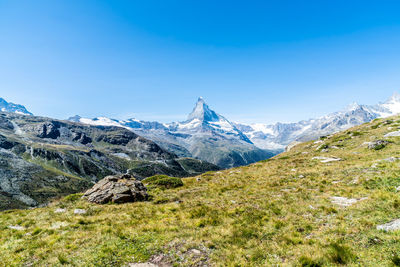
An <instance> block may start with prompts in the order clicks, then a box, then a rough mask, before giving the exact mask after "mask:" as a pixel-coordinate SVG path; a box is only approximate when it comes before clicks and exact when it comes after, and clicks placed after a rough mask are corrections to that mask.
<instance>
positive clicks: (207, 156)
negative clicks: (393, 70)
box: [70, 93, 400, 168]
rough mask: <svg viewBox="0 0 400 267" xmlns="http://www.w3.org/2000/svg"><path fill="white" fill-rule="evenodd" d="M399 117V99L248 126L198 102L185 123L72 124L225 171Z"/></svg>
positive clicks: (101, 121) (97, 121) (98, 121)
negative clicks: (130, 135) (106, 130)
mask: <svg viewBox="0 0 400 267" xmlns="http://www.w3.org/2000/svg"><path fill="white" fill-rule="evenodd" d="M399 112H400V95H399V94H396V93H395V94H394V95H393V96H392V97H390V98H389V99H388V100H387V101H385V102H384V103H380V104H376V105H359V104H357V103H353V104H351V105H349V106H348V107H346V108H345V109H343V110H341V111H338V112H334V113H331V114H328V115H326V116H322V117H319V118H312V119H308V120H302V121H299V122H294V123H280V122H279V123H276V124H264V123H256V124H244V123H240V122H231V121H229V120H228V119H227V118H225V117H224V116H222V115H220V114H218V113H216V112H215V111H213V110H212V109H210V107H209V106H208V105H207V104H206V103H205V101H204V99H202V98H199V100H198V101H197V103H196V105H195V107H194V109H193V111H192V113H191V114H189V116H188V119H187V120H186V121H184V122H173V123H159V122H147V121H141V120H137V119H128V120H115V119H109V118H105V117H99V118H95V119H87V118H81V117H79V116H75V117H72V118H70V119H71V120H72V121H80V122H82V123H86V124H91V125H113V126H120V127H126V128H127V129H130V130H132V131H134V132H135V133H137V134H139V135H141V136H144V137H146V138H148V139H150V140H152V141H154V142H156V143H157V144H158V145H160V146H161V147H163V148H165V149H167V150H168V151H171V152H174V153H176V154H177V155H179V156H186V157H195V158H199V159H202V160H206V161H209V162H212V163H214V164H216V165H219V166H220V167H222V168H229V167H235V166H242V165H247V164H250V163H254V162H256V161H259V160H263V159H267V158H269V157H271V156H272V155H276V154H278V153H281V152H282V151H284V149H285V147H286V146H288V145H289V144H291V143H293V142H298V141H300V142H304V141H309V140H313V139H315V138H319V137H320V136H324V135H329V134H332V133H335V132H339V131H343V130H346V129H348V128H351V127H354V126H357V125H360V124H363V123H366V122H370V121H371V120H373V119H376V118H385V117H388V116H393V115H395V114H397V113H399Z"/></svg>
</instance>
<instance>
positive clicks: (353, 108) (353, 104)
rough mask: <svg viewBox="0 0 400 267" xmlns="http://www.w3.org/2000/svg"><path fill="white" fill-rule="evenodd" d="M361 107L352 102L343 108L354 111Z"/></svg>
mask: <svg viewBox="0 0 400 267" xmlns="http://www.w3.org/2000/svg"><path fill="white" fill-rule="evenodd" d="M359 108H361V106H360V105H359V104H358V103H357V102H353V103H351V104H350V105H348V106H347V107H346V109H345V111H354V110H357V109H359Z"/></svg>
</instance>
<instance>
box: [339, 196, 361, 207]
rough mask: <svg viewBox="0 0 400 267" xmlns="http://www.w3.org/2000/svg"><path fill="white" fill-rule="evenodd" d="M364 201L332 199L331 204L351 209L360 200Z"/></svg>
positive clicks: (341, 198)
mask: <svg viewBox="0 0 400 267" xmlns="http://www.w3.org/2000/svg"><path fill="white" fill-rule="evenodd" d="M364 199H365V198H363V199H355V198H346V197H331V202H332V203H333V204H336V205H338V206H341V207H349V206H351V205H353V204H355V203H357V202H358V201H360V200H364Z"/></svg>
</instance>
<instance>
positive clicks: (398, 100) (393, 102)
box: [381, 92, 400, 114]
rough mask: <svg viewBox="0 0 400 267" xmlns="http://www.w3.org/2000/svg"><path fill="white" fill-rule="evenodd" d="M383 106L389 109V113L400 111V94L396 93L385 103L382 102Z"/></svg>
mask: <svg viewBox="0 0 400 267" xmlns="http://www.w3.org/2000/svg"><path fill="white" fill-rule="evenodd" d="M381 106H382V107H384V108H386V109H387V110H388V111H389V114H390V113H391V114H398V113H400V94H399V93H397V92H396V93H394V94H393V95H392V96H391V97H390V98H389V99H388V100H387V101H386V102H385V103H383V104H381Z"/></svg>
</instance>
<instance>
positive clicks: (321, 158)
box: [312, 157, 342, 163]
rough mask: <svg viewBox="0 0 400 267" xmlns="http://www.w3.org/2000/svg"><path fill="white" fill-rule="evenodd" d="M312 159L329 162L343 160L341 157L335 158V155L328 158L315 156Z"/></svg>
mask: <svg viewBox="0 0 400 267" xmlns="http://www.w3.org/2000/svg"><path fill="white" fill-rule="evenodd" d="M312 159H317V160H320V161H321V163H329V162H334V161H340V160H342V159H341V158H334V157H332V158H328V157H313V158H312Z"/></svg>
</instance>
